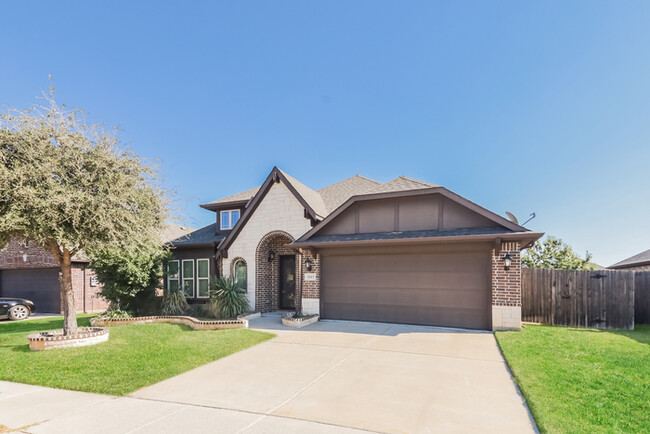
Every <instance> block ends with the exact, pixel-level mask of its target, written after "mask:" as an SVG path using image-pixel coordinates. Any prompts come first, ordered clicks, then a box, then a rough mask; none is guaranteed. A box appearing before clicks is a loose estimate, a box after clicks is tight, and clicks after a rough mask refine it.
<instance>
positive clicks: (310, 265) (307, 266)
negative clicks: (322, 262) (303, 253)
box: [305, 258, 312, 271]
mask: <svg viewBox="0 0 650 434" xmlns="http://www.w3.org/2000/svg"><path fill="white" fill-rule="evenodd" d="M305 268H306V269H307V271H311V268H312V262H311V259H309V258H307V259H305Z"/></svg>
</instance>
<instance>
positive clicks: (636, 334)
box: [607, 324, 650, 345]
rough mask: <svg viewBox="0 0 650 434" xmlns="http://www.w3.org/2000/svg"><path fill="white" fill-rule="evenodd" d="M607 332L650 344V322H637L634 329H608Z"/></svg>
mask: <svg viewBox="0 0 650 434" xmlns="http://www.w3.org/2000/svg"><path fill="white" fill-rule="evenodd" d="M607 333H613V334H615V335H619V336H625V337H626V338H630V339H633V340H635V341H637V342H639V343H640V344H645V345H650V324H636V325H635V326H634V330H607Z"/></svg>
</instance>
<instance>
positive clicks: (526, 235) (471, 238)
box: [290, 232, 544, 249]
mask: <svg viewBox="0 0 650 434" xmlns="http://www.w3.org/2000/svg"><path fill="white" fill-rule="evenodd" d="M543 236H544V233H540V232H508V233H502V234H477V235H453V236H447V237H445V236H442V237H420V238H395V239H376V240H349V241H309V240H305V241H294V242H293V243H291V244H290V246H292V247H296V248H301V247H317V248H323V247H340V246H353V245H356V246H364V245H381V244H423V243H448V242H475V241H494V240H497V239H501V240H504V241H521V242H522V247H521V248H522V249H525V248H527V247H528V246H530V245H531V244H532V243H534V242H535V241H537V240H538V239H540V238H541V237H543Z"/></svg>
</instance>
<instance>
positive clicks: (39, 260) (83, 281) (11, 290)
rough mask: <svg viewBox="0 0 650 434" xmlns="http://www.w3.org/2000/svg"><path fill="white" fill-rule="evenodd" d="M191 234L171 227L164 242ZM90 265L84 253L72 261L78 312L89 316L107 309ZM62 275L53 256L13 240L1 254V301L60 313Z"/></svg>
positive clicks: (176, 226) (187, 229)
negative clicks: (19, 300) (29, 303)
mask: <svg viewBox="0 0 650 434" xmlns="http://www.w3.org/2000/svg"><path fill="white" fill-rule="evenodd" d="M192 230H193V229H189V228H186V227H183V226H179V225H174V224H168V225H167V226H166V227H165V230H164V232H163V234H161V238H162V241H163V242H168V241H169V240H172V239H175V238H178V237H179V236H182V235H183V234H186V233H187V232H190V231H192ZM88 263H89V260H88V258H87V257H86V255H84V254H83V252H80V253H79V254H77V255H75V256H74V257H73V258H72V289H73V291H74V297H75V308H76V309H77V311H78V312H86V313H90V312H97V311H102V310H105V309H106V308H107V307H108V306H107V303H106V301H105V300H104V299H103V298H101V297H98V294H99V291H100V290H101V285H100V283H99V282H98V281H97V279H96V278H95V273H94V272H93V271H92V270H91V269H90V268H88ZM59 272H60V268H59V265H58V264H57V263H56V261H55V260H54V257H53V256H52V255H51V254H50V252H48V251H47V250H45V249H44V248H42V247H41V246H39V245H36V244H34V243H31V242H30V241H29V240H19V239H12V240H11V241H10V242H9V243H8V244H7V245H6V246H5V247H4V248H3V249H2V250H0V297H19V298H26V299H28V300H32V301H33V302H34V304H35V305H36V309H37V311H38V312H49V313H60V312H61V290H60V285H59Z"/></svg>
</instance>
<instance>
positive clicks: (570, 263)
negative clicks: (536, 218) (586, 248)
mask: <svg viewBox="0 0 650 434" xmlns="http://www.w3.org/2000/svg"><path fill="white" fill-rule="evenodd" d="M521 263H522V265H523V266H524V267H528V268H559V269H564V270H593V269H594V268H595V266H594V264H592V263H591V254H590V253H589V252H587V253H586V255H585V258H584V259H582V258H581V257H579V256H578V255H577V254H576V253H575V252H574V251H573V249H572V248H571V246H569V245H568V244H566V243H564V242H563V241H562V240H561V239H559V238H555V237H551V236H549V237H547V238H546V240H544V241H543V242H540V241H536V242H535V245H534V246H533V247H532V248H530V249H528V250H526V251H525V252H524V254H523V255H522V258H521Z"/></svg>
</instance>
